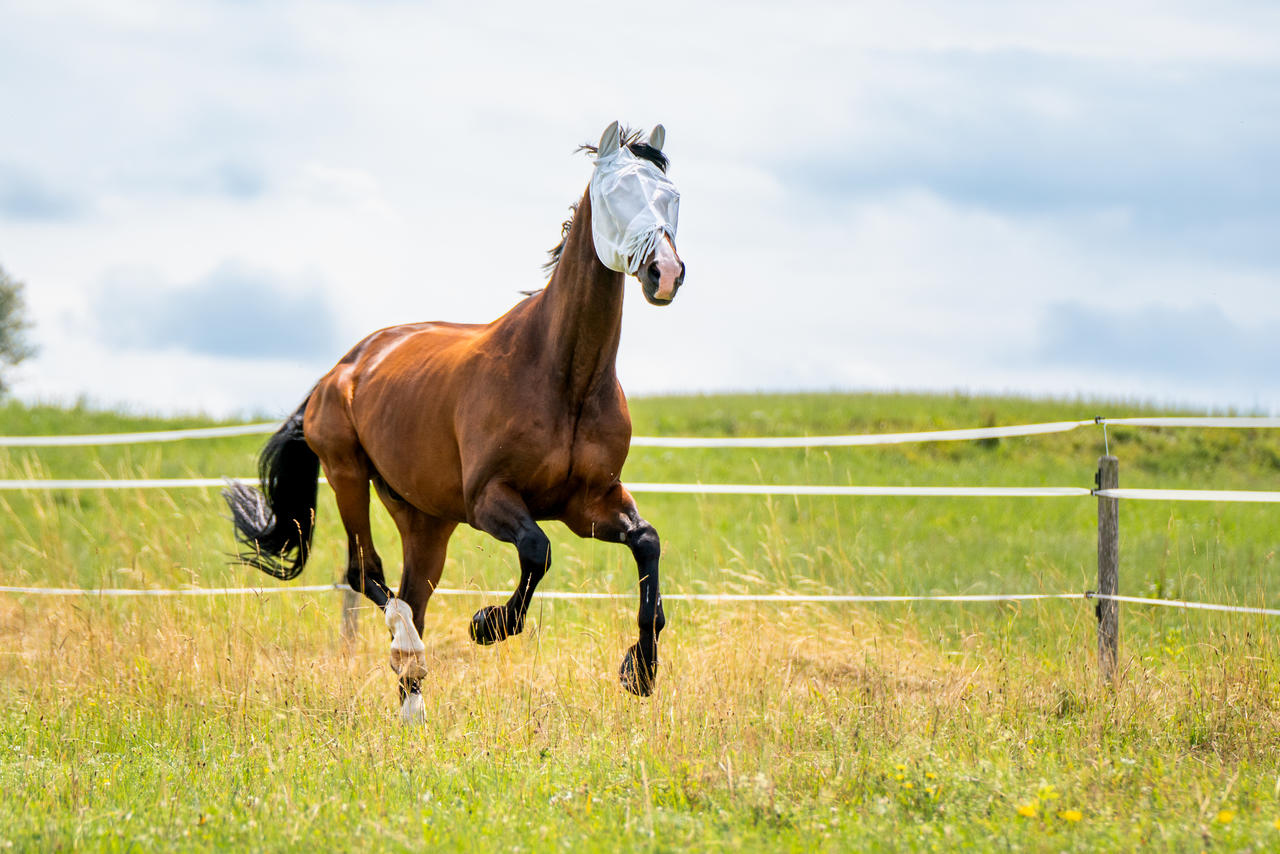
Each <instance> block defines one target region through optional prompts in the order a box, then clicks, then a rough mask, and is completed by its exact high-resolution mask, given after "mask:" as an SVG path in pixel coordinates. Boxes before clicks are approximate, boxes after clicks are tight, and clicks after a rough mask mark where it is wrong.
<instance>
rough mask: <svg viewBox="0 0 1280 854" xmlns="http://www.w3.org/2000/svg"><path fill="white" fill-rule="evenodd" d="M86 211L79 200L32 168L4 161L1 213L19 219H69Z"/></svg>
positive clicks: (0, 183)
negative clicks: (46, 180) (44, 178)
mask: <svg viewBox="0 0 1280 854" xmlns="http://www.w3.org/2000/svg"><path fill="white" fill-rule="evenodd" d="M81 212H82V205H81V203H80V201H79V200H78V199H76V198H75V197H74V196H72V195H71V194H69V193H66V192H63V191H62V190H59V189H57V188H55V187H53V186H51V185H50V184H48V183H46V182H45V181H43V180H42V179H40V178H38V177H36V176H35V175H33V174H32V173H30V172H29V171H26V170H23V169H19V168H17V167H15V166H9V165H4V164H0V216H4V217H7V218H11V219H17V220H67V219H74V218H75V217H77V216H79V215H80V213H81Z"/></svg>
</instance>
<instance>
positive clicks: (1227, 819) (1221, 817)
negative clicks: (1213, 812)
mask: <svg viewBox="0 0 1280 854" xmlns="http://www.w3.org/2000/svg"><path fill="white" fill-rule="evenodd" d="M1235 817H1236V814H1235V811H1234V810H1218V816H1217V818H1215V819H1214V821H1216V822H1217V823H1218V824H1231V819H1233V818H1235Z"/></svg>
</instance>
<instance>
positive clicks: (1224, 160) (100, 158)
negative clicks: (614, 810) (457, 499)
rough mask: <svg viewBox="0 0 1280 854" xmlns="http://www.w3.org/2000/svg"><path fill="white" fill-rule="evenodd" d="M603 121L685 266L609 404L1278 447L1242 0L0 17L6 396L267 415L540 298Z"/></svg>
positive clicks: (631, 349) (1276, 309)
mask: <svg viewBox="0 0 1280 854" xmlns="http://www.w3.org/2000/svg"><path fill="white" fill-rule="evenodd" d="M614 119H620V120H621V121H623V123H624V124H629V125H632V126H635V127H646V128H647V127H650V126H652V125H653V124H655V123H658V122H661V123H663V124H664V125H665V127H666V129H667V142H666V149H665V150H666V153H667V154H668V155H669V156H670V158H671V170H670V173H669V174H670V177H671V178H672V180H673V181H674V182H675V183H676V185H677V186H678V187H679V189H680V191H681V196H682V198H681V209H680V230H679V235H678V245H679V250H680V255H681V257H682V259H683V260H684V261H685V263H686V265H687V277H686V280H685V285H684V287H683V288H682V289H681V292H680V295H679V298H678V299H677V300H676V301H675V303H673V304H672V305H671V306H670V307H666V308H656V307H652V306H649V305H648V304H647V303H645V301H644V300H643V298H642V297H641V295H640V287H639V284H638V283H637V282H635V280H633V279H630V280H628V284H627V289H628V291H627V301H626V308H625V312H624V321H623V340H622V347H621V351H620V353H619V357H618V373H619V377H620V378H621V380H622V383H623V386H624V388H625V389H626V390H627V391H628V393H629V394H632V395H638V394H655V393H662V392H715V391H756V390H764V391H784V390H858V391H861V390H933V391H942V392H952V391H961V392H966V393H1012V394H1027V395H1035V396H1052V397H1069V398H1075V397H1087V398H1098V397H1105V398H1108V399H1113V400H1116V401H1118V402H1147V403H1155V404H1158V405H1166V406H1171V407H1172V406H1175V405H1176V406H1191V407H1197V408H1205V409H1212V410H1215V411H1228V410H1229V411H1238V412H1248V413H1262V414H1272V413H1278V412H1280V6H1277V5H1276V4H1274V3H1268V2H1256V3H1255V2H1229V0H1228V2H1215V3H1181V2H1176V0H1175V1H1174V2H1151V3H1124V2H1119V3H1117V2H1098V3H1093V2H1079V3H1071V4H1064V3H1053V4H1048V3H1030V2H1007V3H1004V2H991V3H964V4H956V3H950V2H941V0H939V1H938V2H921V3H895V4H884V3H855V2H836V3H816V2H804V1H803V0H798V2H791V3H787V4H778V3H758V4H753V3H739V4H733V5H732V6H727V5H726V6H720V5H714V6H712V5H702V4H697V3H673V4H664V3H660V2H650V3H644V4H634V3H627V4H612V5H609V4H564V3H557V2H541V3H534V4H530V3H510V4H506V3H497V4H435V3H407V2H405V3H401V2H349V3H347V2H306V3H302V2H297V3H291V2H274V3H255V2H248V0H242V2H230V0H228V2H187V3H181V4H175V3H171V2H134V0H113V2H112V3H109V4H106V3H99V2H61V0H37V1H36V2H26V0H0V124H3V127H4V132H3V134H0V267H3V268H4V269H5V270H6V271H7V272H8V273H9V274H10V275H11V276H12V277H14V278H17V279H19V280H21V281H23V282H25V283H26V286H27V287H26V297H27V302H28V305H29V309H30V311H29V314H30V316H31V319H32V321H33V323H34V329H33V333H32V338H33V340H34V343H35V344H36V345H37V346H38V348H39V354H38V355H37V356H36V357H35V358H33V359H31V360H30V361H28V362H26V363H24V364H23V365H21V366H20V367H19V369H17V371H16V372H14V373H13V374H12V375H11V376H10V380H11V385H12V387H13V389H14V392H15V393H16V394H17V395H18V396H19V397H21V398H23V399H25V400H30V401H48V402H71V401H75V400H85V401H87V402H89V403H91V404H94V405H98V406H112V407H122V408H125V409H128V410H131V411H136V412H146V413H160V414H174V413H194V412H203V413H209V414H212V415H218V416H226V417H251V416H257V415H266V416H272V417H274V416H279V415H283V414H286V413H288V412H290V411H292V409H293V408H294V407H295V406H296V405H297V403H298V402H299V401H300V400H301V399H302V398H303V396H304V395H305V394H306V393H307V391H308V389H310V387H311V385H312V384H313V383H314V382H315V381H316V380H317V379H318V378H319V377H320V376H321V375H322V374H323V373H324V372H325V371H327V370H328V368H329V367H330V366H331V365H332V364H333V363H334V362H335V361H336V360H337V359H338V358H339V357H341V355H342V354H343V353H344V352H346V350H348V349H349V348H350V346H351V345H352V344H354V343H355V342H356V341H357V340H359V339H360V338H361V337H363V336H364V335H365V334H367V333H369V332H371V331H373V330H375V329H378V328H380V327H383V326H387V325H391V324H395V323H401V322H406V321H415V320H458V321H470V322H484V321H488V320H491V319H493V318H495V317H497V316H499V315H501V314H502V313H503V312H505V311H506V310H507V309H508V308H510V307H511V305H513V304H514V303H515V302H516V301H517V300H518V299H519V298H520V293H519V292H520V291H522V290H528V289H532V288H537V287H539V286H541V285H542V284H543V282H544V275H543V273H542V272H541V269H540V268H541V264H542V262H543V261H544V260H545V252H546V250H547V249H549V248H550V247H551V246H552V245H554V244H555V243H556V242H557V241H558V240H559V234H560V225H561V222H562V221H563V220H564V218H565V216H566V214H567V209H568V205H569V204H570V203H571V202H573V201H575V200H577V199H578V198H579V197H580V196H581V194H582V192H583V190H584V188H585V187H586V184H587V181H588V180H589V178H590V171H591V164H590V160H589V159H588V158H587V157H585V156H584V155H582V154H575V151H574V150H575V148H576V147H577V146H578V145H579V144H580V143H583V142H593V141H595V140H597V139H598V138H599V136H600V133H601V132H602V131H603V129H604V127H605V126H606V125H607V124H608V123H609V122H610V121H612V120H614ZM1111 414H1115V412H1114V411H1113V412H1112V413H1111Z"/></svg>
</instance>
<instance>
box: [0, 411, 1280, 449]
mask: <svg viewBox="0 0 1280 854" xmlns="http://www.w3.org/2000/svg"><path fill="white" fill-rule="evenodd" d="M1092 424H1119V425H1129V426H1134V427H1233V428H1239V429H1253V428H1259V427H1280V418H1269V417H1264V416H1243V415H1242V416H1170V417H1153V418H1090V419H1088V420H1084V421H1051V422H1046V423H1042V424H1016V425H1010V426H1005V427H974V428H966V429H961V430H925V431H919V432H914V433H863V434H856V435H847V436H756V437H738V436H734V437H721V436H705V437H704V436H633V437H632V438H631V447H633V448H839V447H857V446H864V445H900V444H905V443H910V442H963V441H970V440H973V439H1003V438H1010V437H1014V436H1039V435H1043V434H1046V433H1066V432H1068V431H1071V430H1075V429H1077V428H1079V427H1087V426H1089V425H1092ZM279 427H280V424H279V422H270V423H261V424H232V425H228V426H225V427H195V428H191V429H187V430H157V431H153V432H147V433H99V434H87V435H80V436H0V447H8V448H39V447H84V446H89V445H132V444H141V443H144V442H177V441H181V440H183V439H214V438H224V437H229V436H251V435H256V434H262V433H273V432H275V431H276V430H278V429H279Z"/></svg>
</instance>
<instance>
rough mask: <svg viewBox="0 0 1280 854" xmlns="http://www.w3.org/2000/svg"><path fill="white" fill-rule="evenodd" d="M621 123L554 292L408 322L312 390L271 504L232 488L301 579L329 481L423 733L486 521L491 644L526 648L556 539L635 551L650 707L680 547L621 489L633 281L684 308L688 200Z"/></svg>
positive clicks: (637, 650)
mask: <svg viewBox="0 0 1280 854" xmlns="http://www.w3.org/2000/svg"><path fill="white" fill-rule="evenodd" d="M642 136H643V134H642V133H634V132H628V131H624V130H622V129H621V128H620V127H619V125H618V123H617V122H613V123H612V124H610V125H609V126H608V127H607V128H606V129H605V131H604V134H603V135H602V136H601V138H600V142H599V144H598V145H594V146H592V145H583V146H580V147H579V150H585V151H587V152H588V156H591V157H593V159H594V164H593V171H592V178H591V182H590V184H589V185H588V188H587V190H586V191H585V192H584V193H583V195H582V197H581V199H580V200H579V201H578V202H577V203H576V204H575V205H574V206H572V213H571V215H570V218H569V220H568V221H566V222H565V223H564V226H563V228H562V230H561V242H560V244H559V245H558V246H556V247H555V248H554V249H552V250H551V252H550V253H549V254H550V256H551V257H550V260H549V261H548V262H547V264H546V265H545V269H546V270H547V271H549V273H550V278H549V280H548V281H547V283H546V285H545V287H543V288H542V289H541V290H539V291H536V292H533V293H532V294H530V295H528V296H527V297H526V298H525V299H523V300H522V301H521V302H519V303H517V304H516V305H515V306H514V307H513V308H512V309H511V310H510V311H508V312H507V313H506V314H504V315H503V316H502V317H500V318H498V319H497V320H494V321H493V322H491V323H487V324H467V323H450V322H442V321H441V322H427V323H408V324H404V325H400V326H392V327H389V328H386V329H381V330H379V331H377V332H374V333H372V334H371V335H369V336H368V337H366V338H364V339H363V340H361V341H360V342H359V343H358V344H356V345H355V347H353V348H352V349H351V351H350V352H348V353H347V354H346V355H345V356H343V357H342V359H341V360H340V361H339V362H338V363H337V364H336V365H335V366H334V367H333V368H332V369H331V370H330V371H329V372H328V373H327V374H325V375H324V376H323V377H322V378H321V379H320V381H319V382H318V383H316V385H315V386H314V388H312V390H311V391H310V393H309V394H308V395H307V397H306V399H305V400H304V401H303V402H302V405H301V406H299V407H298V409H297V410H296V411H295V412H294V413H293V415H292V416H290V417H289V418H288V419H287V420H286V421H285V422H284V424H283V425H282V426H281V427H280V429H279V430H278V431H277V432H276V433H275V434H274V435H272V436H271V437H270V438H269V439H268V440H267V442H266V444H265V446H264V447H263V449H262V451H261V454H260V456H259V460H258V474H259V481H260V488H254V487H252V486H249V485H247V484H243V483H239V482H235V481H228V488H227V489H225V490H224V491H223V496H224V498H225V499H226V501H227V504H228V505H229V507H230V509H231V513H232V521H233V522H234V525H235V533H236V537H237V540H238V541H239V543H240V544H242V546H243V547H244V551H243V552H242V553H241V554H240V555H239V559H240V560H241V561H243V562H245V563H247V564H249V565H251V566H254V567H257V568H258V569H260V570H262V571H264V572H266V573H267V574H269V575H272V576H274V577H276V578H279V579H281V580H290V579H293V578H296V577H297V576H298V574H299V573H300V572H301V571H302V569H303V566H304V565H305V564H306V562H307V558H308V555H309V552H310V548H311V538H312V529H313V524H314V516H315V508H316V494H317V481H318V474H319V470H320V468H323V470H324V476H325V478H326V480H327V481H328V483H329V486H330V487H331V488H332V489H333V494H334V498H335V500H336V503H337V506H338V512H339V514H340V515H341V517H342V525H343V527H344V529H345V531H346V536H347V569H346V580H347V583H348V584H349V585H350V586H351V587H352V588H353V589H355V590H357V591H359V592H361V593H363V594H364V595H365V596H366V597H368V598H369V599H370V600H371V601H372V602H373V603H374V604H375V605H377V606H378V608H380V609H381V610H382V611H383V613H384V619H385V622H386V625H387V628H388V629H389V630H390V632H391V635H392V639H391V667H392V669H393V670H394V671H395V673H396V674H397V676H398V686H399V694H400V698H401V702H402V705H401V716H402V717H403V719H404V720H405V721H407V722H415V721H420V720H421V719H422V717H423V715H424V709H425V704H424V702H423V699H422V695H421V683H422V679H423V677H424V676H425V675H426V672H427V671H426V654H425V649H426V647H425V645H424V644H423V640H422V628H423V616H424V614H425V612H426V608H427V604H428V602H429V601H430V600H431V594H432V592H433V591H434V590H435V589H436V587H437V586H438V584H439V582H440V576H441V572H442V570H443V567H444V561H445V552H446V548H447V546H448V543H449V538H450V536H451V535H452V533H453V531H454V530H455V528H456V527H457V526H458V525H460V524H462V523H466V524H468V525H471V526H472V527H473V528H476V529H478V530H480V531H483V532H485V533H487V534H489V535H490V536H492V537H494V538H496V539H498V540H499V541H501V542H504V543H510V544H511V545H513V546H515V551H516V555H517V557H518V560H519V564H520V580H519V582H518V584H517V585H516V589H515V591H514V592H513V593H512V594H511V597H510V598H509V599H508V600H507V601H506V602H505V603H504V604H498V605H486V606H484V607H482V608H480V610H478V611H477V612H476V613H475V614H474V616H473V617H472V618H471V623H470V627H469V631H470V635H471V638H472V640H474V641H475V642H476V643H478V644H482V645H489V644H493V643H495V642H498V641H502V640H505V639H507V638H509V637H511V636H512V635H517V634H520V632H521V631H522V630H523V628H524V624H525V615H526V614H527V612H528V610H529V604H530V600H531V599H532V597H533V595H534V591H535V590H536V589H537V587H538V583H539V582H540V581H541V580H542V578H543V576H545V575H546V573H547V571H548V570H549V569H550V567H551V544H550V541H549V540H548V538H547V535H546V534H545V533H544V532H543V530H542V528H541V527H540V526H539V525H538V523H539V522H541V521H548V520H556V521H560V522H562V523H564V524H565V525H566V526H567V527H568V528H569V530H570V531H572V532H573V533H574V534H576V535H578V536H579V537H583V538H592V537H593V538H595V539H598V540H603V541H607V542H614V543H622V544H624V545H626V546H627V548H629V549H630V550H631V553H632V555H633V557H634V559H635V562H636V567H637V572H638V577H639V600H640V602H639V612H638V617H637V623H638V626H639V637H638V639H637V641H636V643H634V644H633V645H631V646H630V647H629V648H628V649H627V651H626V654H625V656H624V657H623V660H622V664H621V666H620V668H619V671H618V678H619V681H620V682H621V684H622V687H623V688H625V689H626V690H627V691H629V692H630V693H632V694H634V695H637V696H642V697H644V696H649V695H650V694H651V693H652V691H653V689H654V685H655V680H656V678H657V671H658V637H659V635H660V634H661V633H662V629H663V627H664V626H665V625H666V618H665V616H664V614H663V608H662V594H661V590H660V585H659V559H660V557H661V542H660V540H659V537H658V532H657V531H656V530H655V529H654V527H653V525H651V524H649V523H648V522H647V521H645V520H644V518H642V517H641V516H640V514H639V512H638V511H637V509H636V503H635V501H634V499H633V498H632V497H631V494H630V493H629V492H628V491H627V489H626V488H625V487H624V486H623V485H622V482H621V480H620V473H621V472H622V467H623V464H624V462H625V461H626V458H627V451H628V450H629V447H630V443H631V418H630V415H629V413H628V410H627V403H626V397H625V395H624V394H623V391H622V387H621V385H620V384H619V382H618V378H617V374H616V369H615V362H616V359H617V353H618V345H619V340H620V337H621V328H622V303H623V286H624V281H625V279H626V276H627V275H631V276H634V277H635V278H636V279H637V280H638V281H639V282H640V284H641V289H642V292H643V293H644V296H645V299H646V300H647V301H648V302H649V303H651V304H653V305H656V306H665V305H669V304H670V303H671V301H672V300H673V299H674V298H675V296H676V292H677V291H678V290H679V289H680V287H681V285H682V284H683V283H684V274H685V265H684V262H683V261H681V260H680V256H679V254H678V253H677V252H676V247H675V233H676V220H677V216H678V208H679V192H678V191H677V190H676V188H675V186H674V184H672V183H671V181H670V179H668V178H667V177H666V171H667V167H668V160H667V157H666V155H665V154H663V152H662V147H663V143H664V141H665V136H666V132H665V130H664V129H663V127H662V125H658V126H656V127H655V128H653V130H652V131H651V132H650V133H649V135H648V137H647V139H643V138H642ZM370 484H372V485H373V487H374V489H375V491H376V492H377V495H378V498H379V499H380V500H381V502H382V504H383V506H385V507H386V509H387V511H388V512H389V513H390V515H391V517H392V519H394V521H395V524H396V527H397V529H398V530H399V533H400V539H401V544H402V547H403V553H404V566H403V571H402V575H401V579H400V587H399V590H398V591H397V592H395V593H393V592H392V591H391V589H390V588H389V587H388V586H387V582H386V578H385V576H384V575H383V569H382V559H381V558H380V557H379V555H378V552H377V549H376V548H375V547H374V543H373V540H372V537H371V535H370V524H369V512H370V506H369V505H370V500H369V490H370Z"/></svg>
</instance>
